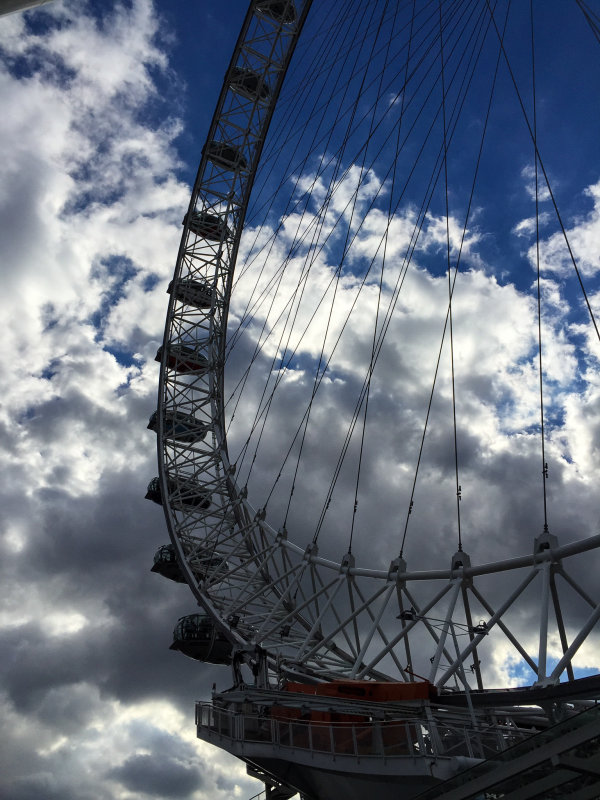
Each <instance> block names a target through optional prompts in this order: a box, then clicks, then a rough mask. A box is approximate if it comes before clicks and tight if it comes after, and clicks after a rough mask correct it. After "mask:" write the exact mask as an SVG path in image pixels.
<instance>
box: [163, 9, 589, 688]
mask: <svg viewBox="0 0 600 800" xmlns="http://www.w3.org/2000/svg"><path fill="white" fill-rule="evenodd" d="M309 5H310V2H309V0H307V1H306V2H304V3H297V4H296V6H295V12H294V11H293V8H294V7H293V6H292V5H291V4H286V3H272V2H271V3H269V2H255V3H254V5H253V7H252V8H251V10H250V12H249V13H248V16H247V17H246V20H245V22H244V26H243V28H242V32H241V34H240V37H239V40H238V44H237V46H236V49H235V51H234V54H233V58H232V61H231V65H230V67H229V69H228V72H227V75H226V78H225V82H224V86H223V90H222V92H221V96H220V98H219V102H218V105H217V109H216V112H215V116H214V118H213V121H212V125H211V128H210V131H209V135H208V138H207V142H206V144H205V146H204V148H203V154H202V160H201V163H200V168H199V171H198V177H197V180H196V183H195V186H194V190H193V193H192V197H191V201H190V206H189V209H188V213H187V215H186V220H185V228H184V234H183V238H182V242H181V247H180V251H179V255H178V259H177V267H176V271H175V275H174V279H173V282H172V284H171V287H170V294H171V297H170V302H169V309H168V318H167V325H166V331H165V338H164V342H163V347H162V355H161V377H160V395H159V409H158V451H159V468H160V491H161V495H162V498H163V501H164V502H163V505H164V508H165V513H166V516H167V523H168V527H169V531H170V534H171V538H172V541H173V544H174V545H175V547H176V549H177V553H178V558H179V561H180V563H181V565H182V567H183V569H184V571H185V574H186V578H187V580H188V583H189V584H190V586H191V588H192V590H193V592H194V594H195V595H196V597H197V599H198V600H199V602H200V603H201V604H202V605H203V607H204V608H205V609H206V610H207V611H208V612H209V613H210V614H211V615H212V616H213V617H214V619H215V621H216V622H217V623H218V625H219V626H220V627H221V628H222V629H223V630H224V631H225V632H226V633H227V635H228V636H229V638H230V639H231V640H232V641H233V642H234V643H235V644H236V645H237V646H238V648H240V649H241V650H246V651H247V652H249V653H250V652H251V651H252V650H253V649H254V648H255V647H256V646H260V647H261V648H264V649H265V650H266V651H267V652H268V653H269V656H270V658H271V663H272V665H278V666H279V668H280V669H281V670H283V671H284V672H285V671H287V673H288V674H301V675H302V674H304V675H313V676H321V677H338V678H339V677H344V676H345V677H349V678H366V677H379V678H392V679H394V680H411V679H413V675H414V674H418V675H422V676H423V677H426V678H428V679H429V680H430V681H432V682H434V683H437V685H438V686H440V687H441V686H448V685H450V682H452V683H456V685H457V686H458V687H459V688H466V687H467V686H468V683H469V681H468V677H467V673H469V676H470V677H471V680H472V679H473V677H474V679H475V681H476V683H477V686H478V687H479V688H482V686H483V679H482V670H481V667H480V661H481V655H482V653H483V652H484V651H485V649H486V647H491V644H490V642H491V641H492V640H493V641H494V642H495V643H496V644H497V643H498V641H499V639H502V640H503V641H505V643H507V645H508V646H509V647H510V648H511V649H512V651H513V653H514V656H515V658H516V659H518V660H520V661H522V662H524V663H525V664H527V665H528V666H529V667H530V668H531V670H532V671H533V673H535V676H536V679H537V682H538V683H541V684H547V683H550V684H552V683H557V682H558V681H559V679H560V677H561V675H563V673H565V672H566V673H567V676H568V678H570V679H573V677H574V676H573V669H572V665H571V662H572V660H573V658H574V656H575V654H576V653H577V652H578V650H579V649H580V647H581V646H582V644H583V643H584V642H585V640H586V638H587V637H588V636H589V635H590V633H591V632H592V630H593V628H594V626H595V625H596V623H597V621H598V619H599V618H600V604H599V603H598V602H597V600H596V599H594V598H592V597H591V596H590V595H589V594H588V593H587V592H586V590H585V589H584V588H582V586H581V585H580V583H579V581H578V580H577V579H576V578H575V577H573V574H572V570H571V569H570V566H569V563H568V562H570V560H571V559H575V558H576V557H577V556H580V555H581V554H585V553H586V552H588V551H589V550H591V549H594V548H596V547H598V546H599V545H600V536H596V537H593V538H591V539H587V540H585V541H581V542H576V543H574V544H570V545H566V546H559V543H558V542H557V541H556V539H555V538H554V537H550V536H542V537H538V538H537V539H536V540H535V541H534V543H533V546H532V552H531V554H530V555H527V556H523V557H521V558H516V559H512V560H507V561H503V562H496V563H494V564H488V565H483V566H480V567H476V566H473V565H471V563H470V560H469V557H468V555H467V554H466V553H460V552H459V553H457V554H455V555H454V556H453V558H452V561H451V563H450V564H449V568H448V569H447V570H445V571H444V570H438V571H435V572H434V571H430V572H411V571H410V570H409V569H408V568H407V565H406V563H405V562H404V561H402V560H399V559H398V560H396V561H393V562H392V563H391V564H390V566H389V569H388V570H387V571H377V570H369V569H363V568H361V567H360V566H357V565H356V564H355V563H354V560H353V558H352V556H346V557H344V558H342V559H341V561H340V562H339V563H334V562H331V561H327V560H325V559H323V558H321V557H320V556H319V552H318V549H317V547H316V546H309V547H308V548H307V549H306V550H303V549H301V548H299V547H297V546H295V545H294V544H292V543H291V542H289V541H288V539H287V533H286V531H275V530H273V529H272V528H271V527H270V526H269V525H268V523H267V521H266V519H265V514H264V512H263V511H262V510H261V509H258V510H257V509H255V508H253V507H252V505H251V504H250V502H249V501H248V499H247V497H246V496H245V490H244V489H243V488H242V487H240V486H238V485H237V483H236V478H235V470H234V468H233V466H232V465H231V464H230V461H229V458H228V453H227V442H226V435H225V410H224V399H223V393H224V369H225V360H226V329H227V315H228V304H229V295H230V291H231V286H232V280H233V271H234V265H235V261H236V254H237V249H238V245H239V241H240V236H241V230H242V226H243V223H244V215H245V212H246V207H247V204H248V199H249V195H250V191H251V187H252V182H253V178H254V174H255V171H256V168H257V165H258V161H259V158H260V154H261V150H262V147H263V143H264V141H265V136H266V133H267V128H268V125H269V121H270V119H271V116H272V113H273V109H274V106H275V103H276V100H277V96H278V94H279V90H280V87H281V84H282V81H283V78H284V75H285V71H286V68H287V64H288V62H289V60H290V58H291V54H292V52H293V49H294V46H295V43H296V40H297V37H298V36H299V33H300V30H301V28H302V24H303V20H304V18H305V16H306V14H307V13H308V8H309ZM182 431H183V432H182ZM490 576H492V577H494V576H495V577H496V578H498V583H499V584H501V589H500V590H499V591H496V592H495V594H494V599H493V600H492V599H490V596H488V594H487V590H486V585H487V583H486V581H487V580H489V579H490ZM484 579H485V581H484ZM526 591H536V592H538V596H539V598H540V603H539V610H540V613H539V626H538V635H537V637H535V641H531V642H529V643H524V642H522V641H521V640H520V636H519V633H518V632H517V631H516V630H515V629H514V628H513V626H512V624H511V622H510V615H511V612H512V611H513V610H514V609H515V608H516V607H517V606H518V604H519V599H520V598H521V597H522V596H523V593H524V592H526ZM568 595H570V596H576V597H579V598H580V600H581V601H582V603H583V604H585V606H587V608H588V613H587V619H586V620H585V622H584V623H583V624H581V623H579V624H578V625H577V626H576V627H574V625H575V623H573V622H572V621H571V620H569V619H566V618H565V617H566V612H565V611H563V605H564V603H563V602H562V598H563V597H565V596H568ZM553 637H554V639H556V637H558V640H559V641H560V650H561V653H562V657H561V658H560V659H559V661H558V663H556V664H553V665H550V664H549V642H550V640H551V639H552V638H553ZM417 651H418V652H419V653H420V654H421V655H419V656H418V657H417V656H416V653H417ZM424 670H426V674H424V675H423V671H424Z"/></svg>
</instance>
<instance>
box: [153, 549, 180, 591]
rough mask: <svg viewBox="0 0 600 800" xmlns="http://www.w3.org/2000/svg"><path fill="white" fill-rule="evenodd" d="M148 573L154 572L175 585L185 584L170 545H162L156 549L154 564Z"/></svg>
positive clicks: (173, 550)
mask: <svg viewBox="0 0 600 800" xmlns="http://www.w3.org/2000/svg"><path fill="white" fill-rule="evenodd" d="M150 572H156V573H158V574H159V575H162V576H163V578H168V579H169V580H170V581H175V582H176V583H185V578H184V577H183V572H182V571H181V567H180V566H179V562H178V561H177V555H176V553H175V548H174V547H173V545H172V544H163V545H162V546H161V547H159V548H158V550H157V551H156V553H155V554H154V564H153V565H152V569H151V570H150Z"/></svg>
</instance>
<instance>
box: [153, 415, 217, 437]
mask: <svg viewBox="0 0 600 800" xmlns="http://www.w3.org/2000/svg"><path fill="white" fill-rule="evenodd" d="M148 429H149V430H151V431H154V432H155V433H158V411H155V412H154V413H153V414H152V416H151V417H150V419H149V420H148ZM208 430H209V428H208V426H207V425H203V424H202V423H200V422H198V420H197V419H196V417H194V416H192V415H191V414H182V413H180V412H179V411H165V421H164V426H163V434H164V436H165V439H174V440H175V441H176V442H201V441H202V440H203V439H204V438H205V436H206V434H207V433H208Z"/></svg>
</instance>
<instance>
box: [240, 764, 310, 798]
mask: <svg viewBox="0 0 600 800" xmlns="http://www.w3.org/2000/svg"><path fill="white" fill-rule="evenodd" d="M246 772H247V773H248V775H250V777H252V778H256V779H257V780H259V781H262V782H263V783H264V785H265V788H264V789H263V791H262V792H259V793H258V794H256V795H254V797H251V798H250V800H291V798H292V797H297V796H298V793H297V791H296V790H295V789H292V787H291V786H287V785H286V784H284V783H281V782H280V781H278V780H276V779H275V778H274V777H273V776H272V775H269V774H268V773H267V772H265V771H264V770H262V769H259V768H258V767H254V766H251V765H250V764H247V765H246ZM300 800H310V798H308V797H304V796H301V798H300Z"/></svg>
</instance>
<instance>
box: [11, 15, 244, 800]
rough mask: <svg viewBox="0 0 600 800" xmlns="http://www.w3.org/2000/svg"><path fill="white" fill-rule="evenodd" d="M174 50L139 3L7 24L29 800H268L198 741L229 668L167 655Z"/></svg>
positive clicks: (184, 597)
mask: <svg viewBox="0 0 600 800" xmlns="http://www.w3.org/2000/svg"><path fill="white" fill-rule="evenodd" d="M167 36H168V32H166V31H165V27H164V20H162V19H161V18H160V16H159V15H158V13H157V11H156V8H155V7H154V5H153V4H152V3H151V2H149V0H135V2H133V3H131V4H123V3H118V2H117V3H115V4H109V5H108V6H106V5H105V6H103V7H102V9H100V8H98V9H94V8H92V7H91V6H85V7H82V5H81V4H80V3H71V4H61V3H58V2H57V3H53V4H51V5H49V6H48V7H47V8H46V9H45V10H40V11H39V12H38V11H36V12H32V13H31V14H29V15H22V14H14V15H10V16H9V17H2V25H0V52H1V56H2V69H1V71H0V96H1V97H2V107H3V114H2V119H1V120H0V141H1V142H2V149H3V152H4V153H5V154H6V157H5V158H4V159H3V160H2V164H1V165H0V178H1V179H0V227H1V230H2V236H1V237H0V270H1V272H2V284H3V292H2V294H1V296H0V309H1V312H2V316H3V320H4V338H3V347H2V353H1V354H0V369H1V371H2V375H3V387H4V388H3V402H2V409H1V411H0V437H1V438H2V444H3V447H2V455H1V456H0V460H1V463H2V475H3V481H2V486H1V487H0V495H1V509H2V511H1V512H0V519H1V528H2V539H1V540H0V552H1V553H2V566H1V567H0V572H1V580H2V586H3V603H2V611H1V613H0V639H1V641H2V645H1V646H2V651H3V653H4V654H5V656H6V657H5V658H4V659H3V661H2V667H1V669H0V673H1V685H2V687H3V692H2V705H3V719H4V721H5V723H6V724H5V725H4V726H3V736H2V739H3V742H2V747H1V748H0V750H1V751H2V752H3V754H4V755H3V760H2V763H1V765H0V774H1V776H2V777H1V778H0V794H2V795H3V796H7V797H13V798H19V800H20V799H21V798H29V797H44V798H52V797H61V798H63V799H64V800H68V798H78V799H79V800H82V798H90V799H91V798H94V800H104V798H106V800H108V798H115V797H124V796H128V797H131V796H132V793H133V794H135V796H136V797H154V796H157V794H158V795H161V794H162V795H163V796H164V795H166V794H168V795H169V796H174V797H175V796H177V797H193V798H195V800H200V798H207V797H210V798H221V797H225V795H226V792H223V791H222V790H221V789H220V788H218V784H220V783H222V782H223V781H229V782H230V783H232V786H236V785H237V786H243V787H244V789H243V794H247V795H248V796H249V795H251V794H254V793H256V790H254V786H255V785H256V783H255V782H253V781H251V780H250V779H247V778H246V777H245V776H244V773H243V770H242V768H241V767H239V766H237V765H235V766H233V767H232V766H231V763H232V762H231V760H229V761H228V760H227V757H226V756H225V755H221V754H219V753H216V754H214V755H213V748H208V747H206V746H205V745H202V744H201V743H198V742H197V741H196V739H195V731H194V725H193V705H194V702H195V700H197V699H199V697H201V696H203V694H204V693H206V691H207V687H210V685H211V684H212V682H213V680H217V679H219V678H218V670H217V673H216V674H215V675H214V676H213V675H212V673H211V671H210V670H206V671H205V673H204V675H205V678H206V680H207V683H205V682H204V680H201V681H198V680H197V675H198V669H199V667H198V665H197V664H196V663H195V662H192V661H191V660H189V659H185V658H182V657H180V656H179V657H178V656H177V655H176V654H174V653H172V652H170V651H169V650H168V646H169V644H170V641H171V631H172V628H173V626H174V624H175V622H176V620H177V618H178V617H179V616H182V615H183V614H185V613H189V612H190V611H193V610H194V603H193V602H192V600H191V596H190V595H189V592H188V591H187V589H186V588H184V587H181V586H179V587H178V586H175V585H174V584H172V585H169V582H167V581H164V580H161V579H160V578H158V577H157V576H155V575H151V574H150V573H149V567H150V565H151V563H152V555H153V552H154V550H155V549H156V548H157V547H158V546H159V545H160V544H162V543H163V542H164V541H165V537H166V532H165V527H164V519H163V518H162V514H161V513H160V510H159V509H158V508H156V507H150V505H149V504H148V503H147V502H145V501H144V500H143V495H144V491H145V484H146V483H147V481H148V480H149V478H150V477H151V476H152V475H153V474H154V473H155V470H156V466H155V461H154V456H153V451H154V447H155V443H154V441H153V434H152V433H150V432H149V431H147V430H146V429H145V423H146V420H147V418H148V416H149V414H150V412H151V411H152V410H153V408H154V407H155V403H156V381H157V366H156V364H155V363H154V362H153V357H154V353H155V351H156V348H157V346H158V342H159V340H160V339H161V338H162V325H163V317H164V312H165V307H166V295H165V289H166V284H167V279H168V277H169V274H170V272H171V270H172V265H173V262H174V258H175V254H176V252H177V247H178V242H179V236H180V231H181V219H182V216H183V210H184V209H185V207H186V206H187V203H188V199H189V192H190V187H189V186H188V185H187V184H186V183H185V182H184V181H182V179H181V177H180V173H181V169H182V161H181V158H180V155H179V151H178V136H179V134H180V132H181V130H182V122H181V120H180V119H177V118H175V117H173V116H172V109H173V105H172V104H171V103H170V102H169V100H168V99H167V100H166V101H165V100H163V98H162V97H161V94H160V91H161V90H164V88H165V86H166V87H170V88H171V89H172V87H173V86H174V82H175V80H176V78H175V75H174V73H172V72H171V69H170V67H169V57H170V56H169V51H168V50H167V48H166V46H165V41H166V37H167ZM172 44H173V43H172V42H171V45H170V46H172ZM159 84H160V86H161V90H159V88H158V87H159ZM195 157H196V154H194V158H195ZM200 669H201V668H200ZM157 715H160V723H156V718H157ZM135 719H137V720H138V721H143V722H144V724H145V725H146V726H150V727H146V728H144V729H143V730H141V728H140V726H139V723H138V724H137V727H136V726H133V727H132V720H135ZM203 750H206V756H204V755H202V754H201V753H202V752H203ZM183 754H185V757H184V755H183ZM182 759H183V760H182ZM205 761H208V762H210V766H209V767H204V768H203V766H204V764H205ZM236 791H240V790H239V788H238V789H237V790H236Z"/></svg>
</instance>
